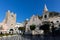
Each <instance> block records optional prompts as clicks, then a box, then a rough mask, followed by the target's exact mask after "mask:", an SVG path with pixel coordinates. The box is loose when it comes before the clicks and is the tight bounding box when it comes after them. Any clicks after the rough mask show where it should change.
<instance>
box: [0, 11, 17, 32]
mask: <svg viewBox="0 0 60 40" xmlns="http://www.w3.org/2000/svg"><path fill="white" fill-rule="evenodd" d="M15 25H16V14H14V13H13V12H10V10H8V11H7V12H6V16H5V19H4V20H3V22H2V23H0V33H1V32H3V33H7V32H10V30H12V31H15V29H14V28H15Z"/></svg>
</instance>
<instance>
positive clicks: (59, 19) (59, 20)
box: [26, 4, 60, 34]
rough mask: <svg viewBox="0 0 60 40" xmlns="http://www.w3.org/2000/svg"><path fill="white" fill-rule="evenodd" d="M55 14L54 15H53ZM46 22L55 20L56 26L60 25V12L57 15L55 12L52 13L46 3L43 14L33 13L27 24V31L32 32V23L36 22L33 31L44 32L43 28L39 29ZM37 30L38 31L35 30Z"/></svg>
mask: <svg viewBox="0 0 60 40" xmlns="http://www.w3.org/2000/svg"><path fill="white" fill-rule="evenodd" d="M52 14H53V16H52ZM44 22H53V23H54V27H57V28H59V25H60V14H58V15H57V13H56V14H54V13H50V12H49V11H48V9H47V6H46V4H45V6H44V10H43V15H42V16H41V17H38V16H35V15H33V16H32V17H31V18H30V20H29V21H28V23H27V25H26V32H32V31H31V30H30V25H32V24H34V25H36V29H35V30H34V31H33V32H32V33H34V34H43V30H39V27H40V26H41V25H43V24H44ZM35 31H36V32H35Z"/></svg>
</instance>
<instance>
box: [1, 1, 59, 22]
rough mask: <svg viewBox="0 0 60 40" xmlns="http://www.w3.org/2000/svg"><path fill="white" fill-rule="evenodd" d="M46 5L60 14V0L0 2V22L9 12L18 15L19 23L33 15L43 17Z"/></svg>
mask: <svg viewBox="0 0 60 40" xmlns="http://www.w3.org/2000/svg"><path fill="white" fill-rule="evenodd" d="M44 4H46V5H47V8H48V10H49V11H56V12H60V0H0V22H2V21H3V19H4V18H5V15H6V12H7V10H10V11H11V12H14V13H16V15H17V19H16V20H17V22H23V21H24V20H25V19H26V18H30V17H31V16H32V15H33V14H35V15H37V14H38V15H42V13H43V9H44Z"/></svg>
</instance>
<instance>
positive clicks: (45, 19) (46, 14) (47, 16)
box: [43, 4, 49, 21]
mask: <svg viewBox="0 0 60 40" xmlns="http://www.w3.org/2000/svg"><path fill="white" fill-rule="evenodd" d="M48 18H49V12H48V9H47V6H46V4H45V6H44V10H43V21H48Z"/></svg>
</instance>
